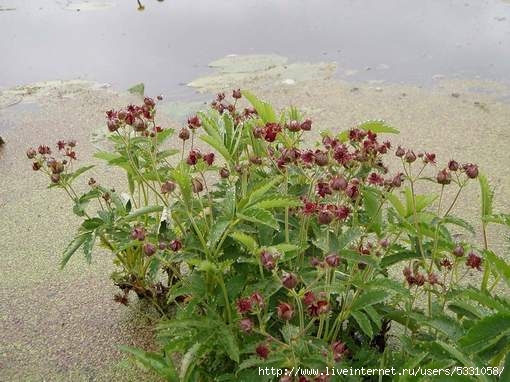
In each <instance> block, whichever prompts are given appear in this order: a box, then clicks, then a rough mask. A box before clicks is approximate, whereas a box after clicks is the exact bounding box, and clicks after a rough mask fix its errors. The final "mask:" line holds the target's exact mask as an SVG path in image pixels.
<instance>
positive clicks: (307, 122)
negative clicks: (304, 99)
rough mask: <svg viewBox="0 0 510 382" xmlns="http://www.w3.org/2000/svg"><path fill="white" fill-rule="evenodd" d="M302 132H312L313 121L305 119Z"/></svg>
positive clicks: (302, 123)
mask: <svg viewBox="0 0 510 382" xmlns="http://www.w3.org/2000/svg"><path fill="white" fill-rule="evenodd" d="M301 130H303V131H310V130H312V121H311V120H310V119H305V120H304V121H303V122H301Z"/></svg>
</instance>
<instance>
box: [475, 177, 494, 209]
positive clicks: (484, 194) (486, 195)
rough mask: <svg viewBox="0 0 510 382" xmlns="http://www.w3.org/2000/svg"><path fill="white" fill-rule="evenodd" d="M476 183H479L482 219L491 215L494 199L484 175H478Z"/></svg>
mask: <svg viewBox="0 0 510 382" xmlns="http://www.w3.org/2000/svg"><path fill="white" fill-rule="evenodd" d="M478 181H479V182H480V192H481V199H482V218H483V217H485V216H490V215H492V200H493V198H494V192H493V190H491V188H490V186H489V182H488V180H487V177H486V176H485V175H484V174H479V175H478Z"/></svg>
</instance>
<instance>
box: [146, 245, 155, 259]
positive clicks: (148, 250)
mask: <svg viewBox="0 0 510 382" xmlns="http://www.w3.org/2000/svg"><path fill="white" fill-rule="evenodd" d="M143 253H145V255H147V256H152V255H154V254H155V253H156V247H155V246H154V245H153V244H151V243H145V244H144V245H143Z"/></svg>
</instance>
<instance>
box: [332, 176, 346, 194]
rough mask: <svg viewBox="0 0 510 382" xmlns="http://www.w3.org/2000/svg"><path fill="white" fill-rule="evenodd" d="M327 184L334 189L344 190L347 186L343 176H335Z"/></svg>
mask: <svg viewBox="0 0 510 382" xmlns="http://www.w3.org/2000/svg"><path fill="white" fill-rule="evenodd" d="M329 186H330V187H331V188H332V189H333V190H335V191H340V190H345V189H346V188H347V181H346V180H345V178H344V177H343V176H335V177H334V178H332V179H331V181H330V182H329Z"/></svg>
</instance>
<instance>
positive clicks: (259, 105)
mask: <svg viewBox="0 0 510 382" xmlns="http://www.w3.org/2000/svg"><path fill="white" fill-rule="evenodd" d="M242 93H243V96H244V97H245V98H246V99H247V100H248V102H249V103H251V105H252V106H253V107H254V108H255V110H257V114H258V115H259V117H260V118H262V121H263V122H264V123H268V122H277V118H276V114H275V112H274V110H273V108H272V106H271V105H270V104H269V103H267V102H265V101H262V100H260V99H258V98H257V97H256V96H255V95H253V94H252V93H250V92H248V91H246V90H243V92H242Z"/></svg>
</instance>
